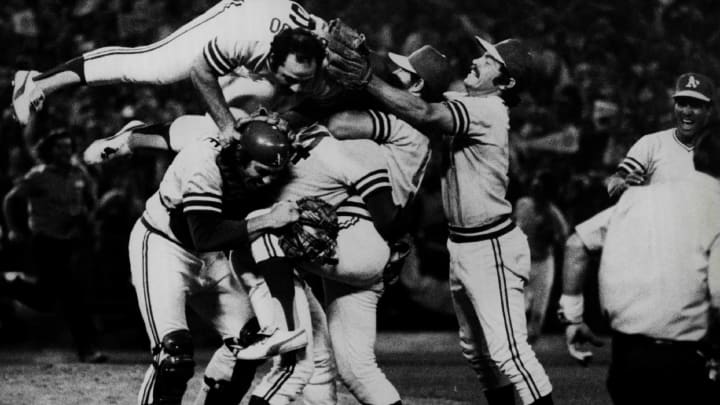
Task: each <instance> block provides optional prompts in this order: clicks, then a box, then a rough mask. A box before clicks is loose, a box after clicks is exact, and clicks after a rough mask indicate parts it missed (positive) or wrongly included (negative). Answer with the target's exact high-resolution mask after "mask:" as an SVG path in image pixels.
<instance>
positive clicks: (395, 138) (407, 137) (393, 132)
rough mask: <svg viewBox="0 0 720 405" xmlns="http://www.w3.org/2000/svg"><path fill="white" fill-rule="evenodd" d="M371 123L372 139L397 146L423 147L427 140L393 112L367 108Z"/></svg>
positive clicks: (379, 142)
mask: <svg viewBox="0 0 720 405" xmlns="http://www.w3.org/2000/svg"><path fill="white" fill-rule="evenodd" d="M368 114H369V115H370V118H371V120H372V123H373V130H372V140H374V141H375V142H377V143H378V144H392V145H395V146H399V147H405V146H407V147H411V146H412V147H415V148H421V147H425V146H426V145H427V144H428V143H429V140H428V139H427V137H426V136H425V135H423V134H422V133H421V132H420V131H418V130H417V129H415V128H414V127H413V126H411V125H410V124H408V123H407V122H405V121H403V120H401V119H400V118H398V117H397V116H395V115H393V114H388V113H386V112H382V111H377V110H368Z"/></svg>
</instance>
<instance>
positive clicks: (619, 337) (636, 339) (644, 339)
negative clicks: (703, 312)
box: [612, 331, 704, 350]
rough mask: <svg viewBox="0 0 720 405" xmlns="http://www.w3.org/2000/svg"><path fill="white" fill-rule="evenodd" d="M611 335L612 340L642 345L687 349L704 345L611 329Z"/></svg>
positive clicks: (700, 347) (695, 348)
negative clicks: (629, 333)
mask: <svg viewBox="0 0 720 405" xmlns="http://www.w3.org/2000/svg"><path fill="white" fill-rule="evenodd" d="M612 337H613V341H615V342H618V343H621V344H622V343H628V344H635V345H644V346H658V347H672V348H677V349H687V350H701V349H703V347H704V344H703V343H702V342H698V341H689V340H673V339H661V338H656V337H652V336H646V335H639V334H635V335H628V334H625V333H621V332H618V331H613V334H612Z"/></svg>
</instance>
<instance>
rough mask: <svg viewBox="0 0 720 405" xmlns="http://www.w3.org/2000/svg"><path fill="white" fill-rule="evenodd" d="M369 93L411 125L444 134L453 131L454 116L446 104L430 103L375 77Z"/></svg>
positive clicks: (371, 80)
mask: <svg viewBox="0 0 720 405" xmlns="http://www.w3.org/2000/svg"><path fill="white" fill-rule="evenodd" d="M367 91H368V92H369V93H370V94H371V95H372V96H374V97H375V98H376V99H378V100H379V101H380V102H381V103H382V104H383V105H384V106H385V107H386V108H387V109H388V110H389V111H390V112H392V113H393V114H395V115H397V116H398V117H400V118H401V119H403V120H405V121H407V122H408V123H409V124H410V125H412V126H415V127H419V128H428V129H432V130H436V131H440V132H443V133H449V132H452V131H453V127H454V123H453V115H452V112H451V111H450V109H449V108H448V107H447V105H446V104H444V103H428V102H426V101H424V100H423V99H422V98H420V97H417V96H414V95H412V94H411V93H409V92H407V91H405V90H401V89H398V88H395V87H393V86H391V85H389V84H387V83H386V82H385V81H383V80H382V79H380V78H379V77H377V76H375V75H373V76H372V78H371V79H370V82H369V83H368V85H367Z"/></svg>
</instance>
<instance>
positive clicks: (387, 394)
mask: <svg viewBox="0 0 720 405" xmlns="http://www.w3.org/2000/svg"><path fill="white" fill-rule="evenodd" d="M391 58H392V59H393V60H394V61H396V63H397V64H398V66H399V68H398V70H397V71H396V72H395V73H396V74H397V75H398V76H401V77H400V79H401V82H403V83H404V86H405V87H406V88H408V89H411V91H413V92H414V93H415V94H417V95H418V96H419V95H421V94H422V95H423V96H425V97H428V98H430V99H432V98H437V97H440V95H441V94H442V92H443V91H444V90H445V89H446V88H447V86H448V85H449V73H450V66H449V64H448V62H447V60H446V59H445V58H444V56H442V55H441V54H440V53H439V52H437V50H435V49H434V48H432V47H429V46H426V47H423V48H421V49H419V50H418V51H416V52H414V53H413V54H411V55H410V56H409V57H405V56H401V55H396V54H392V55H391ZM402 79H404V80H402ZM327 121H328V125H329V126H330V127H331V128H333V131H335V133H333V136H334V137H336V138H341V139H359V140H352V141H350V140H345V141H342V142H337V141H335V140H332V139H329V140H325V139H322V140H320V141H319V143H318V144H317V146H314V147H313V148H312V149H311V150H309V151H308V154H309V155H308V156H307V158H305V159H303V160H300V161H299V162H298V163H296V164H295V165H294V166H293V179H294V180H293V181H292V182H290V183H289V184H287V185H285V186H284V188H283V191H282V194H281V195H282V198H289V199H296V198H298V196H303V195H319V196H321V197H322V198H324V199H326V200H327V201H329V202H331V203H334V204H337V200H338V199H337V197H338V195H337V194H334V193H333V194H328V192H329V190H330V189H334V190H337V191H340V192H341V194H340V195H341V196H344V197H342V198H347V191H346V189H347V185H348V184H357V186H355V187H354V188H355V189H357V190H358V191H360V193H361V195H360V196H357V195H353V196H350V197H349V198H347V199H346V200H345V201H344V202H342V203H340V205H339V206H338V210H337V211H338V216H339V218H340V223H341V230H340V233H339V235H338V244H337V257H338V264H337V266H334V267H328V268H323V269H322V270H321V271H318V269H308V268H305V269H306V270H309V271H314V272H316V273H317V274H319V275H320V276H322V277H323V286H324V291H325V299H326V311H327V318H328V329H329V333H330V341H331V344H332V347H333V352H334V355H335V359H336V364H337V368H338V372H339V375H340V378H341V380H342V381H343V383H344V384H345V385H346V386H347V387H348V389H349V390H350V392H351V393H353V395H355V397H356V398H357V399H358V400H359V401H360V402H362V403H367V404H383V405H385V404H394V403H399V401H400V398H399V395H398V393H397V391H396V390H395V388H394V387H393V386H392V384H390V382H389V381H387V378H386V377H385V375H384V374H383V373H382V371H381V370H380V368H379V367H378V365H377V362H376V360H375V354H374V344H375V339H376V309H377V303H378V301H379V299H380V297H381V295H382V292H383V289H384V285H383V281H382V277H383V269H386V268H387V265H388V260H389V258H390V257H389V253H390V252H389V249H388V246H387V242H386V241H392V240H394V239H396V238H397V237H398V236H399V235H400V234H402V230H403V229H404V227H403V226H398V221H393V222H392V223H394V224H395V226H394V228H395V229H397V230H396V231H394V232H393V233H389V232H388V231H385V230H384V229H385V228H386V227H384V226H383V225H382V224H381V223H378V221H377V219H380V218H388V217H393V216H394V215H390V216H388V213H390V212H394V211H395V210H396V208H394V207H404V206H406V205H407V204H408V202H409V201H410V200H412V198H413V196H414V195H415V194H416V193H417V189H418V187H419V185H420V182H421V181H422V178H423V175H424V172H425V168H426V166H427V163H428V160H429V157H430V152H429V147H428V144H429V141H428V139H427V137H425V136H424V135H423V134H421V133H420V132H418V131H417V130H415V129H414V128H412V127H411V126H409V125H408V124H407V123H405V122H404V121H402V120H399V119H398V118H397V117H395V116H394V115H392V114H386V113H383V112H380V111H375V110H369V111H349V112H343V113H339V114H335V115H333V116H331V117H330V118H329V119H328V120H327ZM331 132H332V131H331ZM362 139H372V140H373V141H375V143H371V142H367V141H363V140H362ZM377 144H379V146H378V145H377ZM331 147H332V149H330V148H331ZM335 149H337V150H335ZM330 150H335V151H334V152H332V153H331V152H330ZM332 162H334V163H332ZM356 162H363V165H364V166H361V167H367V168H366V169H353V167H355V165H357V163H356ZM373 162H374V163H373ZM373 168H374V169H375V170H374V171H373ZM353 170H357V171H358V172H359V173H362V172H367V171H370V172H369V173H370V174H369V175H368V176H369V177H368V179H367V180H361V181H358V182H353V181H350V182H347V181H343V180H342V179H343V178H344V176H346V175H347V174H345V175H343V174H342V173H351V172H352V171H353ZM385 172H386V173H387V174H388V175H389V177H388V180H382V182H380V180H381V179H382V177H380V176H379V174H380V173H385ZM336 173H337V174H336ZM339 179H340V180H339ZM386 181H389V183H390V184H389V185H390V188H391V190H392V194H391V195H390V194H389V193H388V190H387V188H388V187H387V185H386V184H385V182H386ZM366 185H367V186H372V187H373V188H375V189H374V190H373V189H370V191H371V192H370V193H369V194H368V195H367V196H364V194H363V193H366V191H365V188H366V187H367V186H366ZM379 193H384V194H386V197H384V200H385V203H383V204H382V205H381V204H379V203H378V199H379V196H378V195H377V194H379ZM373 194H375V195H373ZM390 200H392V201H390ZM383 205H385V207H383ZM373 221H375V223H376V225H378V226H377V228H376V227H374V226H373ZM380 222H385V221H384V220H381V221H380ZM378 231H379V232H378ZM267 245H268V243H267V242H266V243H264V244H263V245H262V246H263V247H265V246H267ZM276 248H277V247H276ZM276 251H278V250H276ZM268 254H269V253H268ZM254 306H255V307H258V306H260V305H259V304H256V305H254ZM306 399H307V398H306Z"/></svg>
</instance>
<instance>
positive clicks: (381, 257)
mask: <svg viewBox="0 0 720 405" xmlns="http://www.w3.org/2000/svg"><path fill="white" fill-rule="evenodd" d="M341 218H342V220H341V224H340V225H341V227H340V231H339V233H338V239H337V240H338V246H337V249H336V252H337V256H338V257H337V258H338V265H337V266H335V267H324V268H322V269H317V268H316V269H314V270H315V271H316V272H317V274H318V275H320V276H321V277H323V278H324V281H323V287H324V289H325V308H326V311H327V325H328V331H329V335H330V342H331V346H332V351H333V353H334V355H335V362H336V364H337V373H338V374H339V376H340V379H341V380H342V382H343V384H345V386H346V387H348V389H349V390H350V392H351V393H352V394H353V395H354V396H355V398H357V400H358V401H359V402H361V403H363V404H370V405H387V404H392V403H395V402H397V401H399V400H400V394H399V393H398V392H397V390H396V389H395V387H394V386H393V384H392V383H391V382H390V381H389V380H388V379H387V377H386V376H385V374H384V373H383V372H382V370H381V369H380V367H379V365H378V364H377V360H376V358H375V341H376V337H377V328H376V327H377V304H378V301H379V300H380V297H381V296H382V293H383V282H382V274H383V269H384V268H385V264H387V262H388V260H389V257H390V249H389V247H388V246H387V243H385V241H384V240H383V239H382V237H380V235H379V234H378V233H377V230H376V229H375V226H374V225H373V223H372V222H371V221H369V220H367V219H365V218H361V217H352V218H349V217H341ZM261 239H262V243H260V242H259V241H258V242H256V243H253V245H252V250H253V256H254V257H255V259H256V260H262V259H265V258H267V257H270V256H276V255H282V250H281V249H280V246H279V243H278V242H277V237H276V236H274V235H272V234H267V235H265V236H263V237H262V238H261ZM254 302H255V296H254V295H253V303H254ZM253 306H254V307H255V308H257V305H255V303H254V304H253ZM313 333H314V334H317V333H319V332H318V331H317V330H315V329H314V330H313ZM324 333H326V332H324ZM315 364H316V370H315V372H316V373H318V372H321V373H323V371H322V370H318V369H317V366H318V365H317V362H316V363H315ZM312 403H314V402H312Z"/></svg>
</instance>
